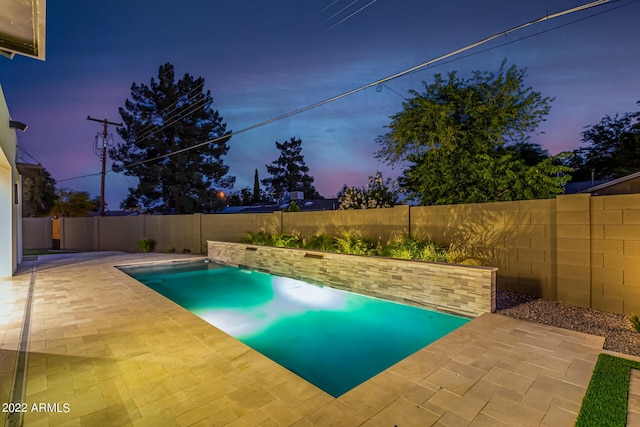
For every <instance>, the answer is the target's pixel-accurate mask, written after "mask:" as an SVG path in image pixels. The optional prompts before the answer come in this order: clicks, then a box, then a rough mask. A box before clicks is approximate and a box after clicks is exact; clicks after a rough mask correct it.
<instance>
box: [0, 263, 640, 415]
mask: <svg viewBox="0 0 640 427" xmlns="http://www.w3.org/2000/svg"><path fill="white" fill-rule="evenodd" d="M176 258H181V257H180V256H177V255H175V254H123V253H89V254H74V255H65V256H61V257H56V256H53V257H41V259H40V260H39V262H38V269H37V273H36V283H35V291H34V303H33V309H32V311H33V315H32V323H31V340H30V353H29V358H28V362H29V365H28V371H27V390H26V402H27V403H28V405H31V404H33V403H60V404H62V403H67V404H68V405H69V408H70V410H69V411H67V412H64V411H60V412H51V411H48V412H47V411H45V412H27V413H26V414H24V420H25V424H26V425H59V424H64V423H68V424H81V425H127V424H129V425H141V426H142V425H159V424H160V423H161V424H163V425H179V426H183V425H184V426H187V425H243V426H246V425H263V426H284V425H296V426H311V425H327V426H335V425H345V426H353V425H366V426H378V425H380V426H388V425H399V426H400V425H402V426H405V425H420V426H428V425H438V426H445V425H446V426H453V425H456V426H457V425H469V426H483V425H491V426H495V425H523V426H524V425H554V426H558V425H560V426H561V425H573V424H574V423H575V419H576V417H577V412H578V411H579V408H580V404H581V402H582V398H583V397H584V393H585V391H586V387H587V386H588V384H589V379H590V378H591V372H592V370H593V367H594V366H595V362H596V359H597V356H598V354H599V353H600V352H601V349H602V344H603V342H604V339H603V338H601V337H594V336H590V335H586V334H581V333H577V332H572V331H565V330H561V329H558V328H553V327H550V326H544V325H538V324H535V323H530V322H526V321H521V320H517V319H512V318H508V317H504V316H499V315H495V314H485V315H482V316H480V317H478V318H476V319H474V320H473V321H471V322H469V323H468V324H466V325H464V326H463V327H461V328H459V329H458V330H456V331H454V332H453V333H451V334H449V335H447V336H445V337H443V338H442V339H440V340H438V341H436V342H434V343H432V344H431V345H429V346H427V347H425V348H423V349H422V350H419V351H418V352H416V353H414V354H413V355H411V356H409V357H407V358H406V359H404V360H402V361H400V362H398V363H397V364H395V365H393V366H391V367H390V368H389V369H387V370H386V371H384V372H382V373H380V374H379V375H376V376H375V377H373V378H371V379H369V380H368V381H366V382H365V383H363V384H361V385H360V386H358V387H356V388H354V389H353V390H351V391H349V392H347V393H345V394H344V395H343V396H341V397H339V398H333V397H332V396H330V395H328V394H327V393H325V392H323V391H322V390H320V389H318V388H317V387H315V386H314V385H312V384H310V383H308V382H306V381H305V380H303V379H302V378H299V377H298V376H296V375H295V374H293V373H291V372H289V371H288V370H286V369H284V368H282V367H281V366H279V365H277V364H276V363H275V362H272V361H271V360H269V359H268V358H266V357H264V356H262V355H261V354H260V353H257V352H256V351H254V350H252V349H251V348H249V347H247V346H245V345H244V344H242V343H240V342H239V341H237V340H235V339H234V338H232V337H229V336H228V335H226V334H225V333H224V332H222V331H220V330H218V329H216V328H215V327H213V326H211V325H209V324H207V323H206V322H204V321H203V320H201V319H199V318H198V317H197V316H195V315H193V314H191V313H189V312H188V311H186V310H184V309H182V308H181V307H178V306H177V305H176V304H174V303H173V302H171V301H169V300H168V299H166V298H165V297H163V296H161V295H159V294H157V293H155V292H153V291H151V290H150V289H148V288H147V287H145V286H144V285H142V284H140V283H138V282H137V281H135V280H134V279H132V278H130V277H129V276H127V275H125V274H124V273H122V272H120V271H119V270H117V269H115V268H113V266H114V265H122V264H127V263H136V262H158V261H166V260H169V259H176ZM29 278H30V272H29V270H28V269H25V270H24V271H22V272H21V273H20V274H18V275H17V276H16V277H14V278H12V279H6V280H4V281H2V282H0V288H1V289H0V295H2V297H1V298H3V299H0V306H1V309H2V310H3V314H4V313H7V314H8V315H7V316H3V317H2V318H1V319H0V384H2V386H0V399H2V401H3V402H6V401H7V400H8V388H7V387H6V385H5V384H7V381H6V379H7V378H12V374H13V371H12V370H13V361H14V360H15V357H16V349H17V348H18V347H17V346H18V341H19V336H20V326H21V324H22V315H23V310H24V301H25V300H26V298H25V295H26V293H25V292H26V286H27V284H28V283H29ZM634 378H635V379H634V381H636V382H635V383H634V384H637V383H638V382H639V381H640V378H636V377H634ZM634 387H635V388H634V389H633V390H637V389H638V388H640V386H637V385H636V386H634ZM639 396H640V392H636V391H634V392H633V393H632V396H631V397H630V405H629V407H630V414H631V413H632V414H633V416H636V415H637V416H638V417H640V410H638V407H640V403H639V402H640V397H639ZM4 417H6V414H0V421H4Z"/></svg>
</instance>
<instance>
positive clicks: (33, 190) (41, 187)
mask: <svg viewBox="0 0 640 427" xmlns="http://www.w3.org/2000/svg"><path fill="white" fill-rule="evenodd" d="M55 200H56V180H55V179H53V178H52V177H51V174H50V173H49V172H48V171H47V170H46V169H43V170H42V173H41V174H40V175H36V176H25V177H24V178H23V179H22V216H23V217H27V218H28V217H34V216H45V215H48V214H49V212H50V211H51V209H52V208H53V205H54V203H55Z"/></svg>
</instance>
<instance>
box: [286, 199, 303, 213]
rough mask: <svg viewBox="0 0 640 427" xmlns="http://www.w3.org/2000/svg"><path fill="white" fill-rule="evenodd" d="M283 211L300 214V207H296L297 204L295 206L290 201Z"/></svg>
mask: <svg viewBox="0 0 640 427" xmlns="http://www.w3.org/2000/svg"><path fill="white" fill-rule="evenodd" d="M284 211H285V212H300V206H298V204H297V203H296V202H295V201H294V200H292V201H291V202H290V203H289V206H287V207H286V208H285V209H284Z"/></svg>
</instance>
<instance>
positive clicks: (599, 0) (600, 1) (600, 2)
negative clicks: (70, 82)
mask: <svg viewBox="0 0 640 427" xmlns="http://www.w3.org/2000/svg"><path fill="white" fill-rule="evenodd" d="M610 1H611V0H597V1H594V2H591V3H587V4H584V5H582V6H578V7H574V8H571V9H567V10H564V11H562V12H558V13H554V14H552V15H545V16H543V17H541V18H538V19H535V20H533V21H530V22H527V23H525V24H522V25H518V26H517V27H513V28H511V29H508V30H506V31H502V32H500V33H497V34H494V35H492V36H489V37H486V38H484V39H482V40H480V41H478V42H475V43H472V44H470V45H467V46H465V47H463V48H461V49H458V50H455V51H453V52H451V53H447V54H446V55H442V56H440V57H438V58H436V59H432V60H430V61H427V62H423V63H422V64H419V65H416V66H415V67H411V68H408V69H406V70H404V71H401V72H399V73H396V74H392V75H390V76H388V77H384V78H382V79H380V80H376V81H374V82H371V83H368V84H366V85H364V86H360V87H359V88H356V89H353V90H350V91H348V92H344V93H342V94H340V95H336V96H334V97H331V98H327V99H325V100H324V101H320V102H316V103H315V104H311V105H308V106H306V107H303V108H299V109H297V110H294V111H291V112H289V113H285V114H282V115H280V116H277V117H274V118H271V119H268V120H265V121H263V122H260V123H256V124H254V125H251V126H248V127H246V128H243V129H240V130H239V131H237V132H234V133H233V134H232V135H238V134H241V133H245V132H248V131H250V130H253V129H256V128H259V127H262V126H266V125H268V124H271V123H273V122H277V121H279V120H282V119H286V118H288V117H291V116H295V115H298V114H300V113H304V112H305V111H309V110H313V109H314V108H318V107H320V106H322V105H325V104H329V103H331V102H334V101H337V100H339V99H342V98H346V97H347V96H350V95H353V94H354V93H357V92H360V91H363V90H365V89H367V88H370V87H374V86H378V85H381V84H383V83H386V82H388V81H390V80H394V79H397V78H399V77H402V76H404V75H407V74H409V73H412V72H414V71H416V70H419V69H421V68H424V67H428V66H429V65H431V64H434V63H436V62H439V61H442V60H444V59H447V58H450V57H452V56H454V55H457V54H459V53H462V52H465V51H467V50H470V49H473V48H474V47H477V46H480V45H482V44H485V43H488V42H490V41H491V40H494V39H496V38H498V37H502V36H506V35H507V34H509V33H512V32H514V31H518V30H521V29H523V28H526V27H529V26H531V25H534V24H537V23H540V22H544V21H548V20H550V19H554V18H558V17H560V16H564V15H568V14H570V13H575V12H580V11H582V10H586V9H590V8H593V7H596V6H601V5H603V4H605V3H608V2H610ZM225 138H228V135H225V136H221V137H218V138H214V139H210V140H208V141H205V142H201V143H199V144H195V145H192V146H191V147H185V148H183V149H180V150H176V151H174V152H171V153H168V154H163V155H162V156H157V157H154V158H151V159H148V160H143V161H140V162H135V163H130V164H128V165H124V167H125V168H126V167H131V166H137V165H141V164H144V163H148V162H152V161H155V160H159V159H163V158H166V157H171V156H175V155H176V154H179V153H182V152H184V151H189V150H193V149H194V148H198V147H202V146H204V145H207V144H211V143H212V142H217V141H220V140H222V139H225Z"/></svg>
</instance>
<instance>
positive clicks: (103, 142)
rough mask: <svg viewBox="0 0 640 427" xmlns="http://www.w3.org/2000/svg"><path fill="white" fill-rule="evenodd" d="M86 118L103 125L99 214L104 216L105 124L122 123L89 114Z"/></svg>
mask: <svg viewBox="0 0 640 427" xmlns="http://www.w3.org/2000/svg"><path fill="white" fill-rule="evenodd" d="M87 120H91V121H93V122H99V123H102V124H103V125H104V130H103V132H102V156H101V157H102V178H101V180H100V216H104V177H105V174H106V172H107V126H109V125H114V126H122V123H114V122H110V121H108V120H107V119H104V120H99V119H94V118H93V117H91V116H87Z"/></svg>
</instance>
